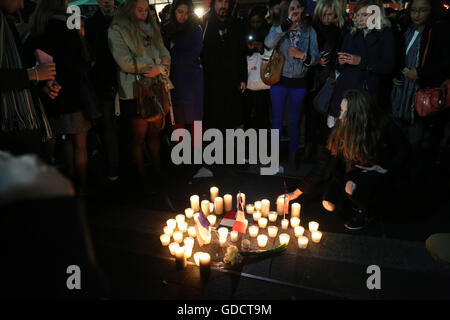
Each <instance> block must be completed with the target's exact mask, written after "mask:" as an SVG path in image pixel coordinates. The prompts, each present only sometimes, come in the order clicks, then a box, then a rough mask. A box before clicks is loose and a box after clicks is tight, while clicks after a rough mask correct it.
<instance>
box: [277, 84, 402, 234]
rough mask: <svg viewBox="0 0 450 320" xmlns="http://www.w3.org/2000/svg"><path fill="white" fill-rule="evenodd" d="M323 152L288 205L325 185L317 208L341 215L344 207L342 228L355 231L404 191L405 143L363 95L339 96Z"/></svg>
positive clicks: (291, 196)
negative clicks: (345, 218) (337, 110)
mask: <svg viewBox="0 0 450 320" xmlns="http://www.w3.org/2000/svg"><path fill="white" fill-rule="evenodd" d="M326 149H327V152H326V153H323V154H322V158H321V159H320V161H319V162H318V163H317V165H316V166H315V167H314V168H313V170H312V171H311V172H310V173H309V175H308V176H307V177H306V178H304V179H302V180H301V182H300V186H299V187H298V188H297V189H295V191H293V192H291V193H289V194H288V195H287V198H288V201H292V200H294V199H296V198H298V197H299V196H300V195H302V194H303V193H305V194H311V193H313V192H314V190H315V189H316V187H317V186H318V185H319V184H320V183H322V182H326V188H325V192H324V194H323V201H322V205H323V207H324V208H325V209H326V210H327V211H329V212H333V211H335V210H336V209H340V211H341V212H342V213H344V214H346V213H347V212H345V211H344V210H343V208H345V207H350V208H351V209H353V212H352V213H353V214H352V216H351V217H350V219H349V220H348V221H347V222H346V223H345V227H346V228H347V229H350V230H359V229H361V228H363V227H364V226H365V225H366V224H367V223H368V222H369V220H370V219H371V218H373V217H374V216H375V215H377V214H380V213H381V212H383V210H384V211H386V210H387V209H386V208H387V206H386V207H384V205H386V204H387V203H388V197H390V196H391V195H393V194H397V195H399V194H400V193H401V192H403V191H404V188H405V185H406V181H407V180H406V179H405V172H404V168H405V164H406V163H407V160H408V155H409V148H408V144H407V143H406V141H405V138H404V137H403V134H402V132H401V130H400V129H399V128H398V127H397V126H396V125H395V124H394V122H393V121H392V119H391V118H390V117H388V115H387V114H386V113H385V112H384V111H383V110H382V109H381V108H379V107H377V106H376V105H375V104H374V100H373V99H372V97H371V95H370V94H369V93H368V92H367V91H364V90H349V91H347V92H346V93H345V94H344V98H343V100H342V102H341V108H340V115H339V118H338V120H337V122H336V125H335V126H334V127H333V129H332V131H331V133H330V136H329V137H328V141H327V144H326ZM280 197H283V195H282V196H280ZM399 198H400V197H399ZM399 198H398V199H399ZM380 208H384V209H383V210H379V209H380Z"/></svg>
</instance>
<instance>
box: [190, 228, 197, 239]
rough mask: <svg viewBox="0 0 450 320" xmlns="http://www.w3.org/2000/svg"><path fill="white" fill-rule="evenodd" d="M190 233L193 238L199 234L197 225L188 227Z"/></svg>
mask: <svg viewBox="0 0 450 320" xmlns="http://www.w3.org/2000/svg"><path fill="white" fill-rule="evenodd" d="M188 235H189V237H191V238H195V237H196V236H197V231H196V230H195V227H189V228H188Z"/></svg>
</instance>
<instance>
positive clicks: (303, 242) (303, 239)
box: [297, 236, 309, 249]
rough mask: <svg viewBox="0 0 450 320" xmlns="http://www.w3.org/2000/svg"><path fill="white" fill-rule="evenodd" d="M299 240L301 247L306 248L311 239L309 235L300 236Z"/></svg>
mask: <svg viewBox="0 0 450 320" xmlns="http://www.w3.org/2000/svg"><path fill="white" fill-rule="evenodd" d="M297 242H298V247H299V248H300V249H305V248H306V247H307V246H308V242H309V240H308V238H307V237H305V236H301V237H299V238H298V240H297Z"/></svg>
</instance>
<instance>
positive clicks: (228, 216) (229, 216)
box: [219, 211, 236, 229]
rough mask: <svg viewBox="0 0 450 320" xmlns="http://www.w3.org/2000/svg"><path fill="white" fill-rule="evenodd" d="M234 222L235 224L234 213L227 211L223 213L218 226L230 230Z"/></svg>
mask: <svg viewBox="0 0 450 320" xmlns="http://www.w3.org/2000/svg"><path fill="white" fill-rule="evenodd" d="M235 222H236V212H232V211H229V212H227V213H225V215H224V216H223V219H222V221H221V222H220V225H219V226H220V227H227V228H229V229H232V228H233V226H234V223H235Z"/></svg>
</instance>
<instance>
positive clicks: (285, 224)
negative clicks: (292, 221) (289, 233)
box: [281, 219, 289, 230]
mask: <svg viewBox="0 0 450 320" xmlns="http://www.w3.org/2000/svg"><path fill="white" fill-rule="evenodd" d="M288 227H289V220H288V219H282V220H281V229H283V230H287V228H288Z"/></svg>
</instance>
